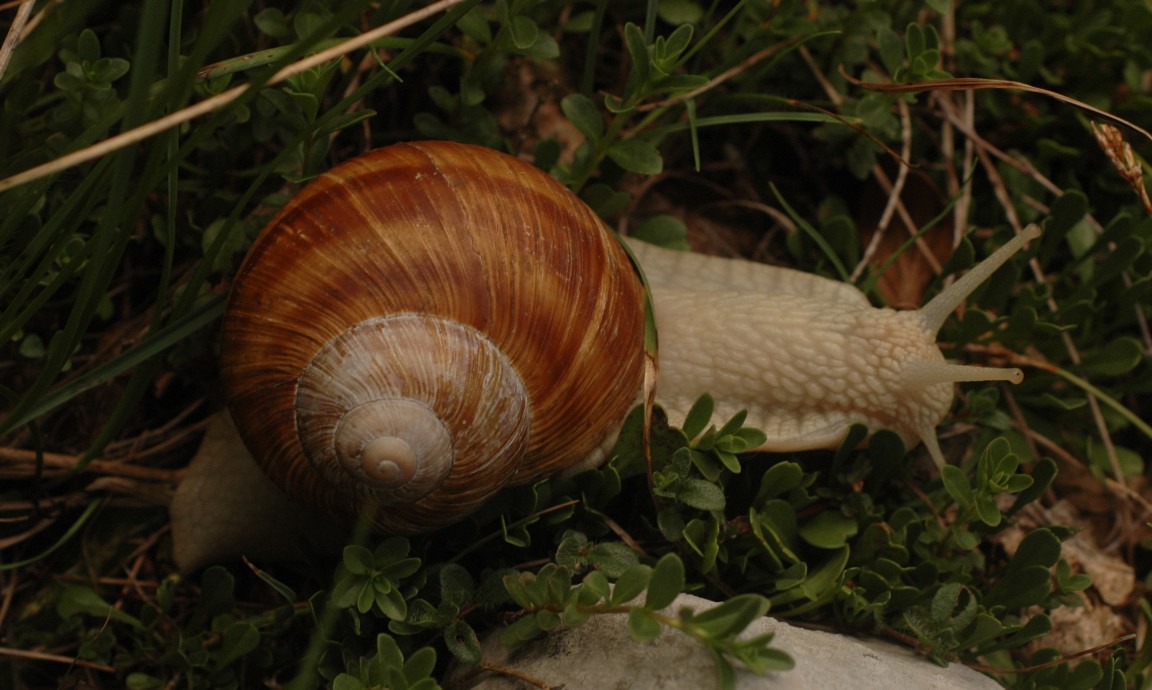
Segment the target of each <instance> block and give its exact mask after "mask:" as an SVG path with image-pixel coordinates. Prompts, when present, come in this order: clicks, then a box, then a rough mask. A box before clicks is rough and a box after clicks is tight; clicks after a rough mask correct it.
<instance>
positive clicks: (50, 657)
mask: <svg viewBox="0 0 1152 690" xmlns="http://www.w3.org/2000/svg"><path fill="white" fill-rule="evenodd" d="M0 655H2V656H11V657H16V658H21V659H34V660H36V661H54V662H56V663H60V664H68V665H69V666H82V667H84V668H90V669H92V670H93V671H103V672H104V673H116V669H115V668H114V667H112V666H107V665H105V664H97V663H95V662H93V661H87V660H85V659H79V658H77V657H72V656H64V655H62V654H49V653H47V652H36V651H33V650H31V649H12V648H11V647H0Z"/></svg>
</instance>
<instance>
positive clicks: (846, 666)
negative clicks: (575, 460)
mask: <svg viewBox="0 0 1152 690" xmlns="http://www.w3.org/2000/svg"><path fill="white" fill-rule="evenodd" d="M714 605H715V604H714V603H713V602H710V601H707V600H705V599H701V598H699V597H695V596H692V595H687V594H682V595H680V597H678V598H677V599H676V601H675V602H674V603H673V604H672V605H671V606H670V607H668V611H669V612H670V613H672V612H675V611H679V610H680V609H681V608H683V607H685V606H688V607H691V608H692V609H694V610H697V611H702V610H704V609H707V608H711V607H712V606H714ZM766 632H772V633H775V635H776V637H775V639H774V640H773V641H772V646H773V647H775V648H778V649H782V650H784V651H786V652H788V653H789V654H790V655H791V656H792V658H793V659H794V660H795V662H796V666H795V668H793V669H792V670H790V671H782V672H774V673H771V674H769V675H767V676H758V675H755V674H753V673H751V672H750V671H747V670H745V669H740V670H738V672H737V677H736V678H737V679H736V688H738V690H769V689H771V690H839V689H840V688H851V689H852V690H893V689H897V690H997V689H998V688H1000V685H999V684H998V683H997V682H996V681H994V680H992V679H991V678H988V677H987V676H984V675H982V674H980V673H978V672H977V671H974V670H972V669H970V668H968V667H967V666H963V665H961V664H951V665H949V666H948V667H941V666H938V665H936V664H934V663H932V662H931V661H928V660H927V659H924V658H921V657H918V656H916V655H915V654H913V653H912V652H911V651H909V650H907V649H905V648H902V647H898V646H896V645H894V644H891V643H888V642H882V641H878V640H870V639H863V638H856V637H849V636H846V635H838V634H833V633H827V632H820V631H815V630H807V629H804V628H799V627H796V626H794V625H790V624H788V623H784V622H782V621H778V620H775V619H773V618H762V619H760V620H758V621H755V622H754V623H753V624H752V625H750V626H749V627H748V629H747V630H746V631H745V632H744V635H745V636H747V637H752V636H755V635H761V634H764V633H766ZM484 650H485V662H487V663H489V664H493V665H495V666H497V667H502V668H507V669H510V670H512V671H513V672H514V673H517V674H522V675H523V676H525V677H529V678H532V679H534V680H536V681H540V682H543V683H544V684H545V685H546V686H547V687H551V688H560V687H562V688H564V690H706V689H709V688H717V687H719V683H718V680H717V674H716V668H715V665H714V663H713V660H712V657H711V656H710V655H709V653H708V651H707V650H706V649H705V648H704V646H703V645H701V644H700V643H698V642H696V641H695V640H693V639H691V638H689V637H688V636H687V635H684V634H682V633H680V632H678V631H675V630H665V631H664V633H663V634H662V635H661V636H660V637H659V638H657V639H656V640H654V641H652V642H636V641H634V640H633V639H632V638H631V636H630V635H629V633H628V628H627V616H624V615H615V614H607V615H599V616H593V617H592V618H591V619H590V620H589V621H588V622H586V623H585V624H584V625H581V626H577V627H575V628H572V629H566V630H561V631H557V632H554V633H552V634H549V635H547V636H545V637H543V638H541V639H539V640H536V641H534V642H531V643H529V644H527V645H525V646H524V647H522V648H521V649H519V650H517V651H516V652H514V653H511V654H509V653H508V652H507V651H506V650H504V649H503V647H501V645H500V642H499V634H498V633H497V634H494V635H492V636H491V637H489V638H488V639H487V640H486V641H485V643H484ZM464 673H467V672H464ZM461 675H463V674H461ZM458 677H459V676H458ZM468 687H471V688H474V689H475V690H526V689H528V688H533V687H542V686H534V685H530V684H529V683H527V682H525V681H523V680H518V679H516V678H514V677H512V676H510V675H504V674H499V673H495V672H485V673H483V674H481V675H478V676H476V677H475V682H474V684H473V685H471V686H468Z"/></svg>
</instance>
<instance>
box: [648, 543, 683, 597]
mask: <svg viewBox="0 0 1152 690" xmlns="http://www.w3.org/2000/svg"><path fill="white" fill-rule="evenodd" d="M685 584H686V583H685V581H684V562H683V561H681V560H680V557H679V556H677V555H676V554H674V553H666V554H664V555H663V556H662V557H661V558H660V560H659V561H656V566H655V567H653V568H652V576H651V579H650V581H649V583H648V597H647V598H646V599H645V601H644V607H645V608H648V609H653V610H658V609H662V608H666V607H668V606H670V605H671V604H672V602H673V601H674V600H675V599H676V597H677V596H679V595H680V593H681V592H683V591H684V587H685Z"/></svg>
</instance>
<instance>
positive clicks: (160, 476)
mask: <svg viewBox="0 0 1152 690" xmlns="http://www.w3.org/2000/svg"><path fill="white" fill-rule="evenodd" d="M42 458H43V471H44V474H45V475H56V474H62V473H64V472H68V471H70V470H71V469H72V468H73V467H75V466H76V461H77V460H78V459H79V456H77V455H64V454H62V453H43V454H42ZM35 464H36V452H35V451H32V450H24V449H22V448H0V477H5V478H10V479H21V478H24V479H26V478H28V477H30V476H31V475H32V469H33V467H34V466H35ZM84 472H86V473H90V474H92V473H94V474H102V475H107V476H112V477H131V478H134V479H145V480H149V481H160V482H174V481H176V479H177V478H178V477H179V476H180V474H181V473H182V472H183V470H166V469H160V468H156V467H141V466H140V465H130V464H128V463H125V462H116V461H113V460H93V461H92V462H90V463H88V464H87V465H85V467H84Z"/></svg>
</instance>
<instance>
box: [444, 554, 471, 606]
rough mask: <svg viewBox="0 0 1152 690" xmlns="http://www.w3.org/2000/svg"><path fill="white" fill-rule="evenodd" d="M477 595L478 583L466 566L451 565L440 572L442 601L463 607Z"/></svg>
mask: <svg viewBox="0 0 1152 690" xmlns="http://www.w3.org/2000/svg"><path fill="white" fill-rule="evenodd" d="M475 593H476V583H475V582H474V581H473V580H472V575H471V574H469V572H468V570H467V569H465V568H464V566H462V565H459V564H457V563H449V564H448V565H446V566H444V567H443V568H442V569H441V570H440V600H441V601H443V602H447V603H451V604H454V605H456V606H463V605H464V604H465V603H467V602H468V601H469V600H471V599H472V597H473V596H474V595H475Z"/></svg>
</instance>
